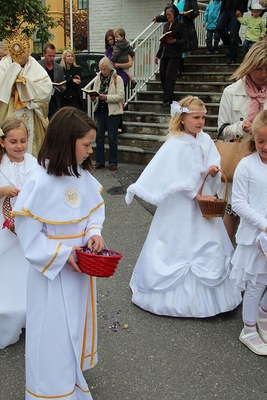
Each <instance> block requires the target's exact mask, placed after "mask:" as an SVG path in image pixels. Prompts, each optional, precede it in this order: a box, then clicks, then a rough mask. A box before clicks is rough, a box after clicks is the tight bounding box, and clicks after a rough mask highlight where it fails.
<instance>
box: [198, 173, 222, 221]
mask: <svg viewBox="0 0 267 400" xmlns="http://www.w3.org/2000/svg"><path fill="white" fill-rule="evenodd" d="M220 171H221V173H222V176H223V178H224V181H225V193H224V198H223V199H216V200H214V201H213V200H199V201H198V204H199V207H200V210H201V212H202V216H203V217H205V218H216V217H223V215H224V212H225V208H226V205H227V198H228V180H227V177H226V175H225V173H224V172H223V171H222V170H220ZM208 176H209V174H207V175H206V176H205V178H204V180H203V183H202V185H201V187H200V189H199V192H198V193H199V194H200V195H202V190H203V187H204V184H205V182H206V179H207V177H208Z"/></svg>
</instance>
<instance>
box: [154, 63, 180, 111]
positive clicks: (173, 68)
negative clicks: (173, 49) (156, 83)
mask: <svg viewBox="0 0 267 400" xmlns="http://www.w3.org/2000/svg"><path fill="white" fill-rule="evenodd" d="M180 64H181V58H180V57H178V56H177V57H173V58H161V60H160V67H159V75H160V81H161V87H162V90H163V102H167V101H168V102H170V103H171V102H172V101H173V100H174V93H173V92H174V87H175V82H176V77H177V73H178V71H179V68H180Z"/></svg>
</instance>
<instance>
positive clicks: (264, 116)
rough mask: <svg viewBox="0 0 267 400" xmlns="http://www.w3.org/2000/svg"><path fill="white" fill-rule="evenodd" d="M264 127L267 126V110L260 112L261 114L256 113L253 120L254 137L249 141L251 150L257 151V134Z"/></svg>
mask: <svg viewBox="0 0 267 400" xmlns="http://www.w3.org/2000/svg"><path fill="white" fill-rule="evenodd" d="M263 127H267V110H262V111H260V112H259V114H257V115H256V117H255V118H254V120H253V122H252V128H251V131H252V137H251V139H250V140H249V142H248V147H249V150H250V151H251V152H252V153H254V152H255V151H256V145H255V134H256V133H257V130H258V129H260V128H263Z"/></svg>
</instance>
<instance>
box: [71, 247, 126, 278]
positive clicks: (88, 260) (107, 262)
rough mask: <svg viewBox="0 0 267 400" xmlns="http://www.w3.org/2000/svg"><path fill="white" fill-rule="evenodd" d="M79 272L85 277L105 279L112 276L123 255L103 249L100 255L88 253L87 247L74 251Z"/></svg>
mask: <svg viewBox="0 0 267 400" xmlns="http://www.w3.org/2000/svg"><path fill="white" fill-rule="evenodd" d="M76 254H77V261H78V265H79V268H80V270H81V271H82V272H83V273H84V274H87V275H91V276H98V277H100V278H106V277H109V276H112V275H113V274H114V272H115V270H116V268H117V266H118V264H119V261H120V260H121V259H122V257H123V255H122V254H120V253H116V251H113V250H108V249H104V250H102V251H101V253H89V252H88V249H87V247H82V248H81V250H76Z"/></svg>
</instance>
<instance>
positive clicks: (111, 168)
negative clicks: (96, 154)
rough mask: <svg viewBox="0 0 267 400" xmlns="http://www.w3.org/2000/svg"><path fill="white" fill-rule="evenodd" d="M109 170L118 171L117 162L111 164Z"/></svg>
mask: <svg viewBox="0 0 267 400" xmlns="http://www.w3.org/2000/svg"><path fill="white" fill-rule="evenodd" d="M108 168H109V170H110V171H117V165H116V164H109V167H108Z"/></svg>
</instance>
